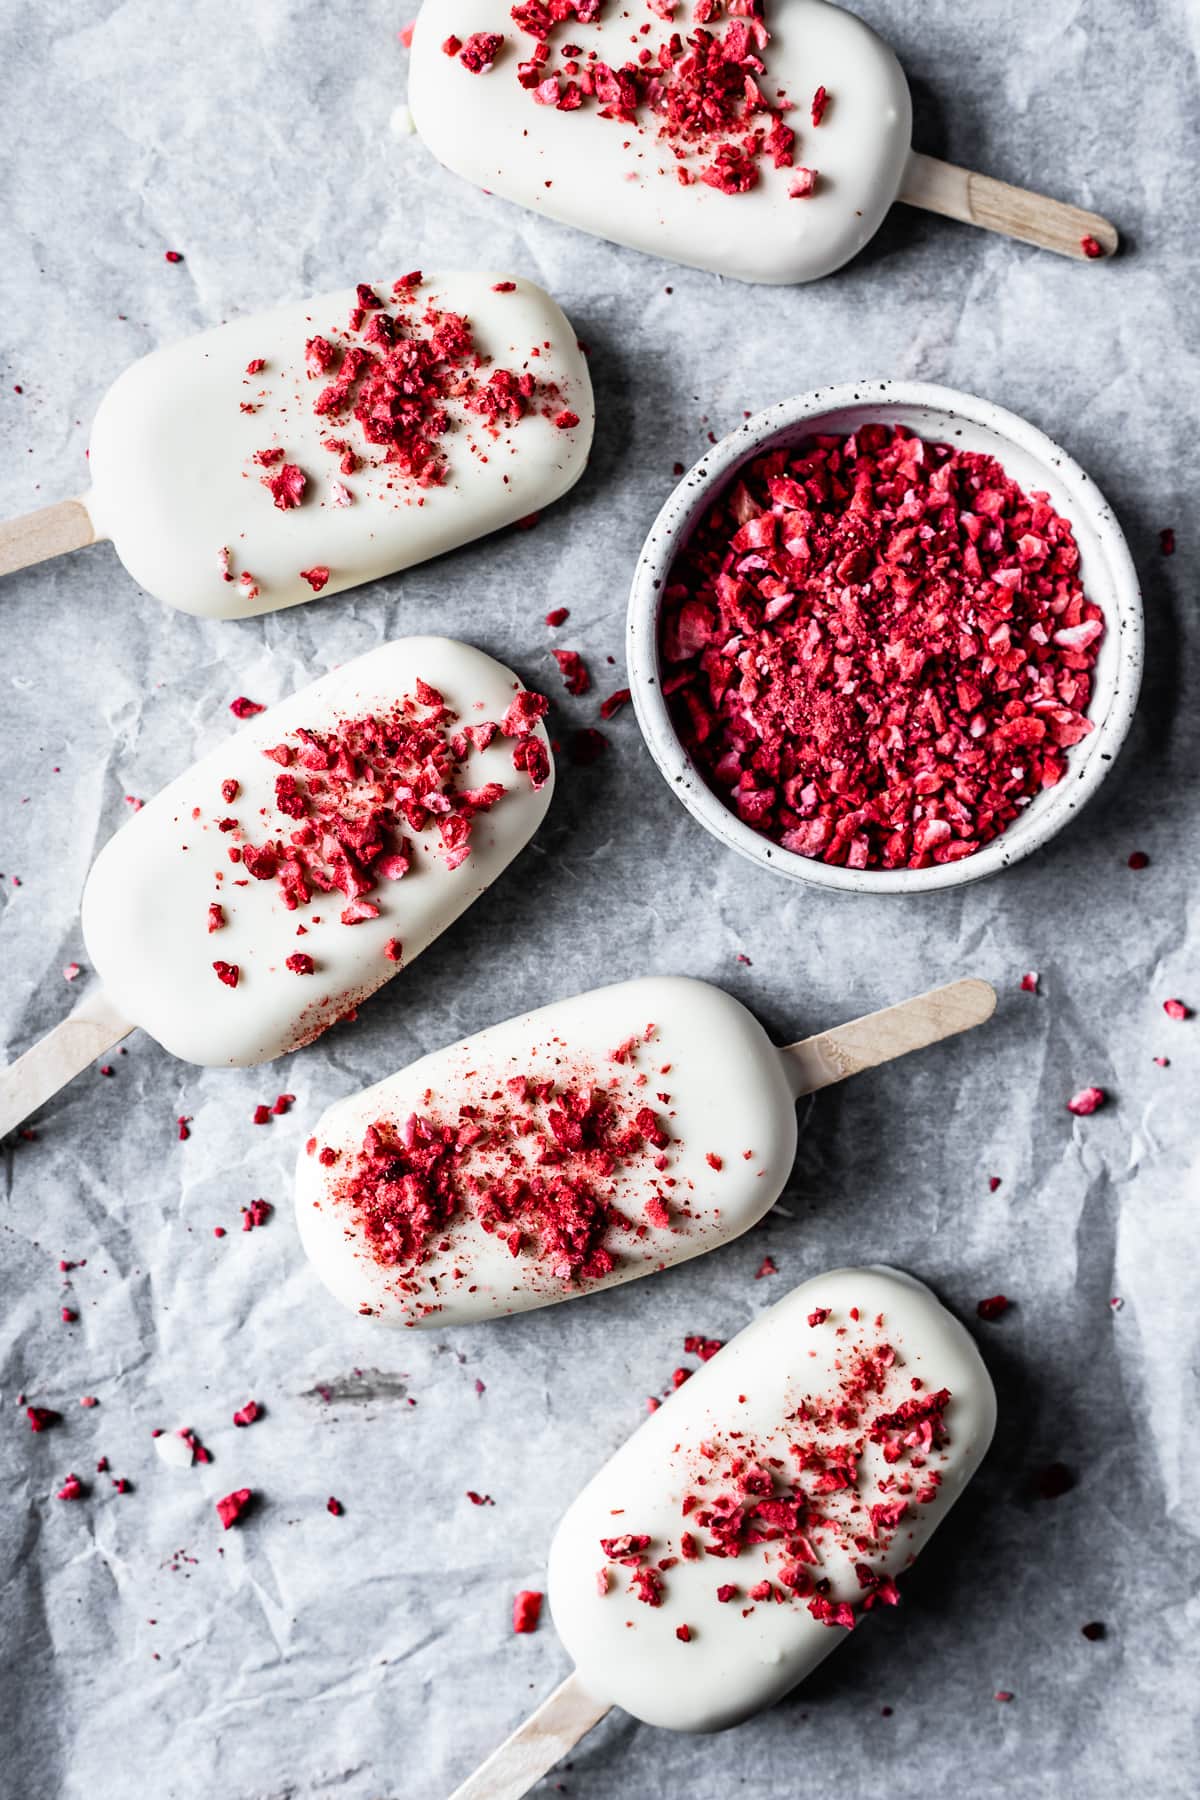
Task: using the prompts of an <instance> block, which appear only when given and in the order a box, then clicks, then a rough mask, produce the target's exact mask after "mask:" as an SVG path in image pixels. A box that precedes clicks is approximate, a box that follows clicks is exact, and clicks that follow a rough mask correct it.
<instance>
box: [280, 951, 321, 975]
mask: <svg viewBox="0 0 1200 1800" xmlns="http://www.w3.org/2000/svg"><path fill="white" fill-rule="evenodd" d="M316 966H317V965H316V963H315V962H314V961H313V959H312V957H311V956H308V955H306V954H305V952H304V951H303V950H294V951H293V952H292V954H291V955H290V956H289V957H287V958H286V960H285V962H284V967H285V968H287V969H290V970H291V972H292V974H293V975H311V974H313V973H314V971H315V969H316Z"/></svg>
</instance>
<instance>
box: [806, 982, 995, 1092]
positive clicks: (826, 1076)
mask: <svg viewBox="0 0 1200 1800" xmlns="http://www.w3.org/2000/svg"><path fill="white" fill-rule="evenodd" d="M995 1010H996V990H995V988H993V987H991V986H990V985H989V984H988V983H987V982H986V981H977V980H975V979H974V978H970V979H968V980H966V981H952V982H950V983H949V985H948V986H946V987H940V988H932V989H931V990H930V992H929V993H928V994H920V995H918V997H917V998H916V999H915V1000H902V1001H901V1002H900V1004H899V1005H898V1006H886V1007H884V1009H883V1011H882V1012H873V1013H868V1014H867V1016H866V1017H865V1018H863V1019H852V1020H851V1021H850V1023H849V1024H848V1025H837V1026H835V1027H834V1029H833V1030H832V1031H821V1032H818V1033H817V1035H816V1037H810V1038H803V1039H801V1041H800V1042H799V1043H798V1044H786V1045H784V1046H783V1048H782V1050H781V1054H782V1055H783V1056H785V1057H786V1058H787V1059H788V1062H789V1063H790V1064H791V1081H792V1088H793V1091H794V1093H795V1095H796V1098H797V1099H799V1098H800V1096H801V1095H802V1094H815V1093H817V1092H818V1090H819V1089H821V1088H825V1087H831V1086H832V1085H833V1083H834V1082H835V1081H845V1080H846V1079H847V1078H848V1077H849V1076H851V1075H858V1074H860V1073H861V1072H862V1070H863V1069H874V1068H877V1067H878V1066H879V1064H880V1063H885V1062H892V1061H894V1060H895V1058H896V1057H898V1056H907V1055H908V1053H909V1051H910V1050H924V1049H925V1048H926V1047H927V1046H928V1045H929V1044H937V1043H940V1042H941V1040H942V1039H943V1038H948V1037H956V1036H957V1035H958V1033H959V1032H960V1031H970V1030H971V1028H972V1026H974V1025H982V1024H983V1023H984V1022H985V1021H986V1020H988V1019H990V1018H991V1016H992V1014H993V1013H994V1012H995Z"/></svg>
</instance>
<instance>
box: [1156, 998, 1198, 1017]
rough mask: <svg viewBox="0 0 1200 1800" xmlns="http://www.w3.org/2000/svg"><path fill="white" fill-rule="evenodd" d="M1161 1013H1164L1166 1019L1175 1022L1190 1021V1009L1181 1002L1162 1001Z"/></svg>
mask: <svg viewBox="0 0 1200 1800" xmlns="http://www.w3.org/2000/svg"><path fill="white" fill-rule="evenodd" d="M1163 1011H1164V1012H1165V1013H1166V1015H1167V1017H1168V1019H1174V1020H1176V1021H1177V1022H1182V1021H1183V1020H1184V1019H1190V1018H1191V1016H1192V1009H1191V1007H1190V1006H1185V1004H1184V1002H1183V1001H1182V1000H1164V1001H1163Z"/></svg>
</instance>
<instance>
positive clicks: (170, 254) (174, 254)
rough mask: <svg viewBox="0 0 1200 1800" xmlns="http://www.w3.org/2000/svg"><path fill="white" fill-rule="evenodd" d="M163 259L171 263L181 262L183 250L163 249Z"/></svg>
mask: <svg viewBox="0 0 1200 1800" xmlns="http://www.w3.org/2000/svg"><path fill="white" fill-rule="evenodd" d="M163 261H164V262H169V263H181V262H182V261H183V251H182V250H164V251H163Z"/></svg>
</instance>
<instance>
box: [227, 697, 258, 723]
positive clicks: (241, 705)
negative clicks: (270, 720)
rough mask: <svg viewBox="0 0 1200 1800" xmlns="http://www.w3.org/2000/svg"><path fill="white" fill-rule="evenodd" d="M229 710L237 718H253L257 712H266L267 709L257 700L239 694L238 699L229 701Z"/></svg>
mask: <svg viewBox="0 0 1200 1800" xmlns="http://www.w3.org/2000/svg"><path fill="white" fill-rule="evenodd" d="M229 710H230V712H231V713H232V714H233V716H234V718H235V719H252V718H253V717H254V716H255V714H256V713H260V712H266V710H267V709H266V707H265V706H260V705H259V703H258V701H257V700H247V699H246V696H245V695H244V694H239V695H238V697H237V699H236V700H231V701H230V702H229Z"/></svg>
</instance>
